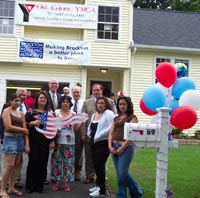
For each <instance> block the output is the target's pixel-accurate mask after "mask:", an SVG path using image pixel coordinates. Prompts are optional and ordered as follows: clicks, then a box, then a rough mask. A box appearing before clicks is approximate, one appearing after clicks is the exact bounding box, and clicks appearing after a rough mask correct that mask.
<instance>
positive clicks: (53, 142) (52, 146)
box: [49, 141, 55, 149]
mask: <svg viewBox="0 0 200 198" xmlns="http://www.w3.org/2000/svg"><path fill="white" fill-rule="evenodd" d="M54 147H55V141H51V142H50V144H49V149H53V148H54Z"/></svg>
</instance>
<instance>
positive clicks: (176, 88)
mask: <svg viewBox="0 0 200 198" xmlns="http://www.w3.org/2000/svg"><path fill="white" fill-rule="evenodd" d="M195 88H196V85H195V83H194V81H193V80H192V79H191V78H189V77H182V78H179V79H177V80H176V82H175V83H174V85H173V86H172V95H173V96H174V99H179V98H180V96H181V94H182V93H183V92H184V91H187V90H189V89H195Z"/></svg>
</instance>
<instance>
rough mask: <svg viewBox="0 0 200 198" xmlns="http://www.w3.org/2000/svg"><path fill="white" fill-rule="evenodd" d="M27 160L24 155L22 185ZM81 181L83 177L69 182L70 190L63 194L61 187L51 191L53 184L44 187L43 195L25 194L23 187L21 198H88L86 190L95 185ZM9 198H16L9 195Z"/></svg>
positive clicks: (35, 193)
mask: <svg viewBox="0 0 200 198" xmlns="http://www.w3.org/2000/svg"><path fill="white" fill-rule="evenodd" d="M27 160H28V156H27V155H26V154H24V163H23V168H22V178H23V184H24V181H25V173H26V165H27ZM83 176H84V175H83ZM48 180H49V181H50V179H49V178H48ZM83 180H84V177H82V178H81V181H76V182H71V183H70V184H69V185H70V188H71V191H70V192H65V191H64V189H63V188H62V186H61V188H60V190H59V191H53V190H52V185H53V184H52V183H51V182H49V184H48V185H44V193H43V194H40V193H37V192H34V193H32V194H28V193H26V192H25V188H24V187H23V189H22V192H23V193H24V195H23V196H22V197H24V198H63V197H69V198H80V197H81V198H88V197H90V196H89V192H88V189H89V188H91V187H93V186H94V185H95V183H91V184H84V183H83ZM10 197H11V198H16V197H18V196H14V195H10ZM109 197H111V196H110V195H108V196H106V198H109Z"/></svg>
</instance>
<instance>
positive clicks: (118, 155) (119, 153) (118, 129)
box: [108, 96, 143, 198]
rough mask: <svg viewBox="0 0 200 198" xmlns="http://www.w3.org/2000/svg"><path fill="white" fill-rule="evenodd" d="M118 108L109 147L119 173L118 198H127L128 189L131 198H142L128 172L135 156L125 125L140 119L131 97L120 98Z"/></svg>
mask: <svg viewBox="0 0 200 198" xmlns="http://www.w3.org/2000/svg"><path fill="white" fill-rule="evenodd" d="M116 108H117V113H118V116H116V117H115V118H114V120H113V122H112V126H111V129H110V133H109V139H108V147H109V150H110V153H111V154H112V159H113V162H114V165H115V169H116V172H117V184H118V191H117V198H127V188H128V190H129V194H130V197H131V198H142V195H143V190H142V188H141V187H140V185H139V184H138V183H137V182H136V180H135V179H134V177H133V176H131V175H130V174H129V172H128V171H129V166H130V163H131V161H132V159H133V156H134V147H133V143H132V142H131V141H129V140H124V123H125V122H132V123H137V122H138V119H137V117H136V115H134V114H133V103H132V102H131V98H130V97H125V96H122V97H119V98H118V100H117V106H116Z"/></svg>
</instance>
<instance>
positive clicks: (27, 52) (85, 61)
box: [17, 38, 91, 65]
mask: <svg viewBox="0 0 200 198" xmlns="http://www.w3.org/2000/svg"><path fill="white" fill-rule="evenodd" d="M90 53H91V43H90V42H86V41H64V40H48V39H26V38H23V39H22V38H21V39H18V52H17V60H18V61H19V62H32V63H45V64H69V65H89V64H90Z"/></svg>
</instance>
